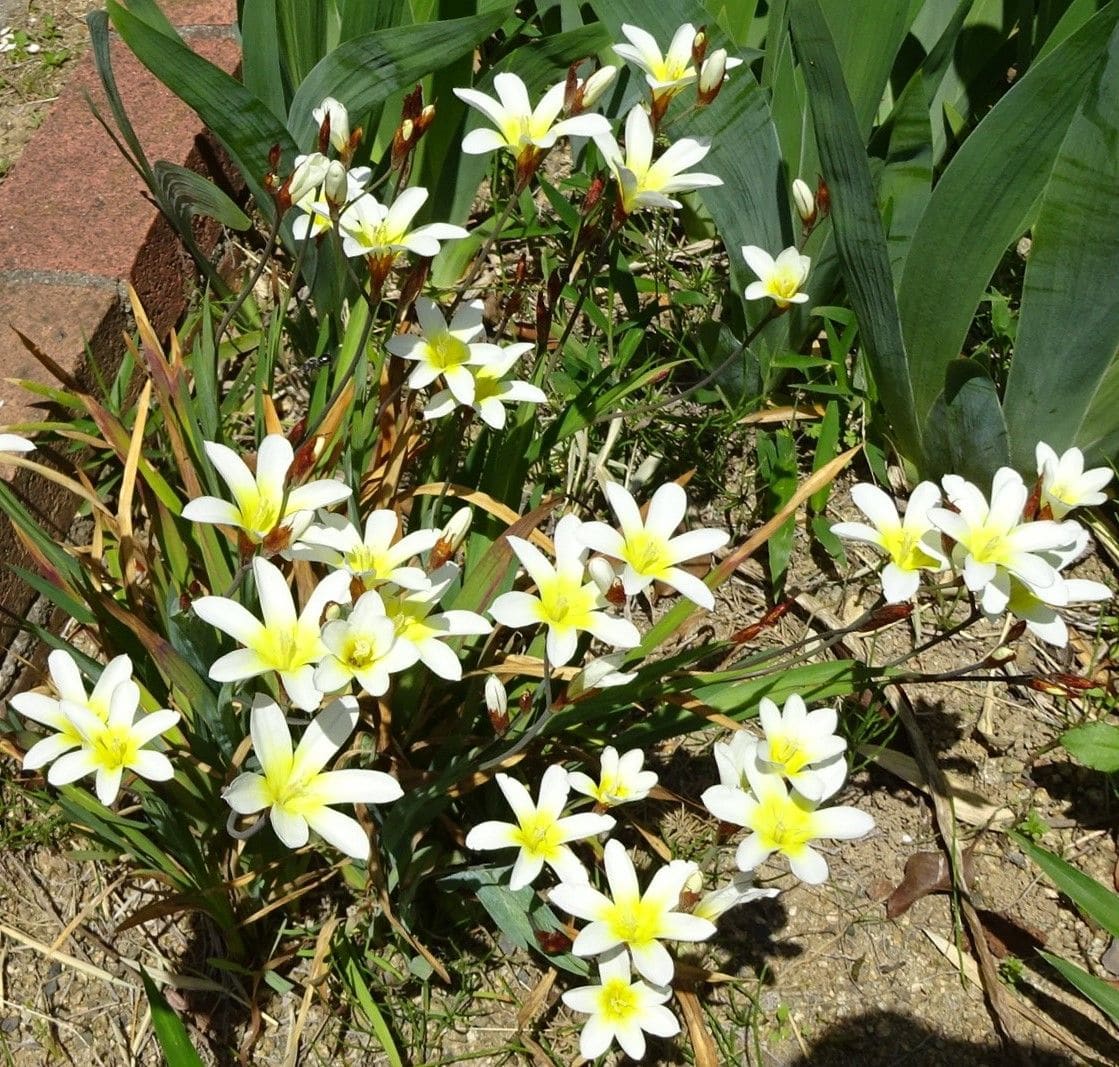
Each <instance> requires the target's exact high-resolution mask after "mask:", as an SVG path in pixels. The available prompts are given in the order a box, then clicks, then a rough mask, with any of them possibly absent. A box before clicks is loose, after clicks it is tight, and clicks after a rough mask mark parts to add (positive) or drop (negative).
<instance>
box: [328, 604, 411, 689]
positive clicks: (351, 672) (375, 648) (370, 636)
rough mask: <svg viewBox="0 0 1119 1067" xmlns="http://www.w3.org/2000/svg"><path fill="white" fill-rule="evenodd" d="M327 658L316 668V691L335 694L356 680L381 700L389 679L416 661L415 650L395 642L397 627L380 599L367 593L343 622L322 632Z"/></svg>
mask: <svg viewBox="0 0 1119 1067" xmlns="http://www.w3.org/2000/svg"><path fill="white" fill-rule="evenodd" d="M322 643H323V644H324V645H325V646H326V648H327V654H326V655H325V656H323V658H322V659H321V660H320V661H319V665H318V666H317V667H316V668H315V673H314V682H315V688H316V689H318V690H319V691H320V692H323V693H334V692H336V691H337V690H339V689H341V688H342V687H343V686H348V685H349V684H350V682H351V680H354V679H356V680H357V683H358V685H360V686H361V688H362V689H363V690H364V691H365V692H366V693H368V694H369V695H370V696H375V697H379V696H384V694H385V693H387V692H388V688H389V675H391V674H396V673H397V672H398V671H404V670H407V669H408V668H409V667H411V666H412V665H413V664H414V663H415V662H416V661H417V660H418V659H419V658H420V654H419V651H418V650H417V649H416V646H415V645H413V644H411V643H409V642H406V641H398V640H397V639H396V626H395V625H394V623H393V621H392V619H390V618H389V617H388V616H387V615H386V614H385V605H384V603H383V602H382V600H381V598H380V596H379V595H378V594H377V593H376V592H375V591H374V590H372V589H371V590H369V592H367V593H363V594H362V595H361V596H360V597H358V599H357V603H356V604H355V605H354V608H353V611H351V612H350V613H349V614H348V615H347V616H346V617H345V618H342V619H332V620H331V621H330V622H328V623H327V624H326V625H325V626H324V627H323V628H322Z"/></svg>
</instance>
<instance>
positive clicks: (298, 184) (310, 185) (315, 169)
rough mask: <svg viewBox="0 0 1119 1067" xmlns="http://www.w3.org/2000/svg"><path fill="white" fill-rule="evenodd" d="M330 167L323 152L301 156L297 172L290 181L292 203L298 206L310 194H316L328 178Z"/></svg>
mask: <svg viewBox="0 0 1119 1067" xmlns="http://www.w3.org/2000/svg"><path fill="white" fill-rule="evenodd" d="M329 166H330V160H329V159H327V158H326V156H324V155H323V154H322V153H321V152H312V153H311V154H310V155H309V156H299V157H298V158H297V159H296V161H295V170H294V171H292V175H291V178H290V179H289V180H288V196H290V197H291V202H292V203H293V204H298V203H299V201H300V200H302V199H303V198H304V197H305V196H306V195H307V194H308V193H314V192H315V190H316V189H318V187H319V186H320V185H322V183H323V180H324V179H325V178H326V171H327V167H329Z"/></svg>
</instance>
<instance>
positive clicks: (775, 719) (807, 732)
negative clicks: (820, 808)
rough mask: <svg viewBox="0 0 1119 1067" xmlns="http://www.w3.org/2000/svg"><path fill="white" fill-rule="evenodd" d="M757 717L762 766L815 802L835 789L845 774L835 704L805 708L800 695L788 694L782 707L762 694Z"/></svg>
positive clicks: (759, 754)
mask: <svg viewBox="0 0 1119 1067" xmlns="http://www.w3.org/2000/svg"><path fill="white" fill-rule="evenodd" d="M758 719H759V721H760V722H761V726H762V730H763V731H764V732H765V736H764V737H763V738H762V740H761V741H760V742H758V746H757V749H756V757H757V759H758V760H759V761H760V762H761V763H762V765H763V766H764V768H765V769H766V770H768V771H771V772H773V773H776V774H780V775H782V776H783V777H785V778H787V779H788V781H789V784H790V785H792V787H793V788H794V789H795V790H796V791H797V792H798V793H800V795H801V796H803V797H805V798H806V799H807V800H811V801H814V802H815V803H817V804H818V803H819V802H820V801H821V800H825V799H827V798H828V797H830V796H831V795H832V794H833V793H835V792H836V791H837V790H838V789H839V787H840V786H842V785H843V781H844V779H845V778H846V777H847V762H846V760H845V759H844V756H843V753H844V751H845V750H846V748H847V742H846V741H844V739H843V738H842V737H840V736H839V735H838V734H836V732H835V728H836V726H837V725H838V723H839V716H838V714H837V713H836V710H835V708H816V709H815V710H814V711H809V710H808V709H807V708H806V707H805V704H804V699H803V698H802V697H800V696H799V695H798V694H796V693H791V694H789V697H788V699H787V700H786V701H785V707H784V709H783V710H781V709H779V708H778V707H777V705H776V704H775V703H774V702H773V701H772V700H770V699H769V697H762V698H761V701H760V703H759V705H758Z"/></svg>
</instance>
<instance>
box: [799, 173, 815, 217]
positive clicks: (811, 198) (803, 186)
mask: <svg viewBox="0 0 1119 1067" xmlns="http://www.w3.org/2000/svg"><path fill="white" fill-rule="evenodd" d="M793 205H794V206H795V207H796V209H797V214H798V215H799V216H800V221H801V222H803V223H804V225H805V226H811V225H812V223H813V222H815V221H816V196H815V194H814V193H813V192H812V187H811V186H810V185H809V184H808V182H806V181H805V180H804V179H803V178H794V179H793Z"/></svg>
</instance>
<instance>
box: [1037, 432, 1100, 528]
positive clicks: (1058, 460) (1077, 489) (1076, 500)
mask: <svg viewBox="0 0 1119 1067" xmlns="http://www.w3.org/2000/svg"><path fill="white" fill-rule="evenodd" d="M1036 455H1037V473H1038V477H1040V478H1041V506H1042V507H1046V506H1047V507H1048V508H1049V512H1050V514H1051V515H1052V516H1053V518H1054V519H1063V518H1064V517H1065V516H1066V515H1067V514H1068V513H1069V512H1070V511H1072V510H1073V508H1080V507H1091V506H1092V505H1094V504H1102V503H1103V502H1104V501H1105V500H1106V499H1107V496H1106V494H1105V493H1103V492H1101V490H1102V489H1103V487H1104V486H1105V485H1107V483H1108V482H1110V481H1111V475H1112V472H1111V470H1110V468H1108V467H1093V468H1092V469H1091V470H1085V469H1084V453H1083V452H1081V451H1080V449H1079V448H1069V449H1066V450H1065V451H1064V452H1062V453H1061V454H1060V455H1059V456H1058V455H1057V453H1056V452H1055V451H1054V450H1053V449H1052V448H1050V447H1049V445H1047V444H1046V443H1045V442H1044V441H1038V443H1037V449H1036Z"/></svg>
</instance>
